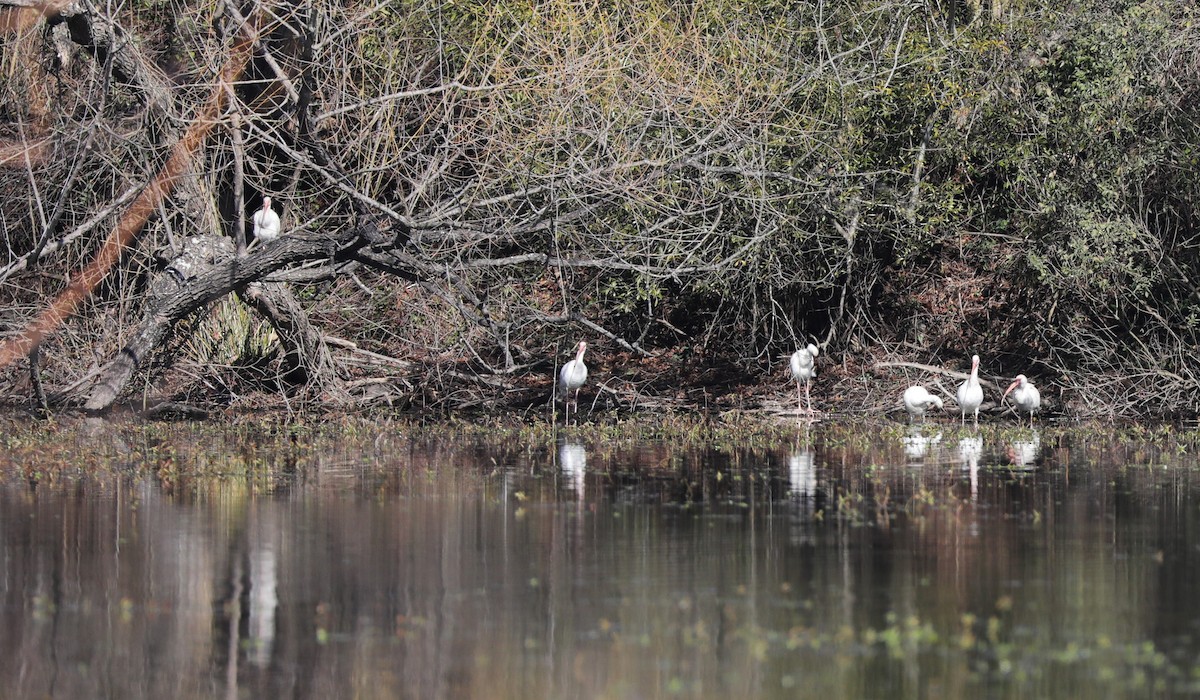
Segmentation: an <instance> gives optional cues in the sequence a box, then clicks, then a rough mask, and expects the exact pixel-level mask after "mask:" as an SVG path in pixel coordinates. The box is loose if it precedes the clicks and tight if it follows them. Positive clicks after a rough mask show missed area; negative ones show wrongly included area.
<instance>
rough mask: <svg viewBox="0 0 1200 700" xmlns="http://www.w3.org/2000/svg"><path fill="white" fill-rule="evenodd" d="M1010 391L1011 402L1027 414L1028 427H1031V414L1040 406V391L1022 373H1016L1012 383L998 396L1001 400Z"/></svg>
mask: <svg viewBox="0 0 1200 700" xmlns="http://www.w3.org/2000/svg"><path fill="white" fill-rule="evenodd" d="M1010 391H1011V392H1012V397H1013V404H1014V405H1016V407H1017V410H1018V411H1024V412H1026V413H1028V414H1029V427H1030V428H1032V427H1033V414H1034V413H1037V410H1038V409H1039V408H1041V406H1042V393H1041V392H1040V391H1038V389H1037V387H1036V386H1034V385H1033V382H1031V381H1029V379H1027V378H1026V377H1025V375H1023V374H1018V375H1017V378H1016V379H1014V380H1013V383H1012V384H1009V385H1008V388H1007V389H1005V390H1004V396H1001V397H1000V401H1001V402H1003V401H1004V399H1005V398H1006V397H1007V396H1008V393H1009V392H1010Z"/></svg>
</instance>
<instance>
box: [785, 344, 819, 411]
mask: <svg viewBox="0 0 1200 700" xmlns="http://www.w3.org/2000/svg"><path fill="white" fill-rule="evenodd" d="M817 353H818V351H817V346H816V345H813V344H812V343H809V344H808V347H805V348H800V349H799V350H797V351H796V352H794V353H792V361H791V366H792V379H794V380H796V410H797V411H800V410H802V407H801V405H800V398H801V395H800V387H801V386H803V387H804V396H803V398H804V402H805V403H806V404H807V406H808V415H809V416H812V412H813V410H812V397H810V396H809V393H808V388H809V385H810V384H811V383H812V378H813V377H815V376H817V367H816V359H817Z"/></svg>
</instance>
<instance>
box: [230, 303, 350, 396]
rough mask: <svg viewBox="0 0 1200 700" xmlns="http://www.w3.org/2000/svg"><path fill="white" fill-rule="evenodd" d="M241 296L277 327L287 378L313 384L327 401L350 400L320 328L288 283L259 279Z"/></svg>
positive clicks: (290, 381)
mask: <svg viewBox="0 0 1200 700" xmlns="http://www.w3.org/2000/svg"><path fill="white" fill-rule="evenodd" d="M239 296H240V297H241V298H242V299H243V300H244V301H245V302H246V303H247V304H249V305H250V306H252V307H254V309H255V310H256V311H258V313H260V314H262V315H263V316H264V317H265V318H266V319H267V320H268V321H269V322H270V323H271V326H272V327H273V328H274V329H275V335H276V336H277V337H278V338H279V343H280V345H282V346H283V351H284V355H283V362H284V368H285V373H284V375H283V379H284V381H286V382H287V383H289V384H292V385H302V384H303V385H309V386H311V387H314V388H315V389H316V391H317V393H319V394H320V395H321V397H322V398H323V400H324V401H325V402H327V403H331V404H334V405H343V404H346V403H348V402H349V400H350V395H349V393H348V392H347V391H346V388H345V386H344V385H343V384H342V381H341V377H340V376H339V375H338V371H337V365H336V364H335V363H334V361H333V356H332V355H331V354H330V352H329V348H328V347H327V346H326V345H325V342H324V340H323V339H322V337H321V333H320V331H318V330H317V329H316V328H315V327H314V326H313V325H312V323H311V322H309V319H308V314H307V313H305V311H304V308H303V307H302V306H301V305H300V301H299V300H298V299H296V296H295V295H294V294H292V292H291V290H290V289H289V288H288V287H287V285H285V284H283V283H280V282H262V283H257V282H256V283H253V284H250V285H247V286H246V288H245V289H244V290H242V291H241V292H240V293H239Z"/></svg>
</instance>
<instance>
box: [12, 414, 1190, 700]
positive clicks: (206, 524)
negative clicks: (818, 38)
mask: <svg viewBox="0 0 1200 700" xmlns="http://www.w3.org/2000/svg"><path fill="white" fill-rule="evenodd" d="M677 427H678V428H680V430H678V431H677V432H676V431H675V430H674V429H675V428H677ZM936 432H940V433H942V439H941V441H940V445H941V447H940V449H936V450H927V451H926V452H925V454H924V455H923V456H922V457H921V458H920V459H916V460H915V459H913V458H912V457H911V456H910V455H908V454H906V452H905V444H904V441H903V439H902V438H904V437H906V436H908V433H907V428H906V427H905V426H901V425H893V424H868V425H849V424H831V425H819V426H816V427H814V428H813V429H812V430H811V431H810V432H808V433H805V432H804V431H803V430H798V429H797V428H795V426H791V425H789V426H786V427H780V426H776V425H766V426H754V425H752V424H741V423H736V422H731V423H728V424H724V423H721V422H693V424H691V425H685V424H684V422H683V421H682V420H680V421H679V422H678V423H676V422H671V423H667V424H608V425H597V426H588V427H585V428H582V429H578V430H575V429H573V430H571V431H570V432H569V435H570V442H569V443H568V442H567V441H566V440H564V441H562V442H561V443H560V442H557V441H556V439H557V438H558V437H562V431H559V432H558V434H557V435H556V433H555V430H554V429H553V428H551V427H549V426H547V425H520V424H501V423H489V424H480V425H475V424H467V423H450V424H444V425H420V424H410V423H404V422H378V423H376V422H367V421H360V420H357V419H353V418H345V419H333V420H314V419H309V418H305V417H299V418H296V419H294V420H292V421H287V422H244V423H235V424H231V425H220V426H218V425H190V424H186V425H185V424H179V425H175V424H134V423H129V424H122V423H119V422H116V423H101V424H94V423H88V422H65V421H64V422H63V423H60V424H41V423H36V424H35V423H17V422H11V423H10V424H8V425H6V426H5V430H4V432H3V435H4V438H3V442H2V449H0V477H2V478H0V482H3V486H4V489H3V490H2V491H0V495H2V496H3V497H4V498H5V499H6V500H5V502H4V512H5V513H7V514H8V515H9V517H13V518H14V520H13V521H12V524H11V525H9V526H6V528H5V531H6V535H5V537H4V538H3V539H0V542H2V543H4V544H5V546H6V547H8V548H10V549H8V550H6V552H8V551H11V550H12V549H13V548H14V547H15V545H14V542H17V541H19V540H20V539H21V537H22V536H23V535H22V534H21V533H28V534H29V535H30V536H31V537H32V538H33V539H37V538H41V540H42V544H43V545H44V549H37V550H20V549H19V548H18V549H17V551H16V553H15V554H10V555H8V556H9V558H8V559H6V561H7V562H8V564H7V566H8V567H9V570H10V571H12V572H16V573H13V577H14V578H13V580H14V581H15V582H16V584H14V585H13V586H10V587H9V588H8V589H7V590H8V593H7V594H6V595H8V596H10V598H9V599H7V600H6V601H5V602H6V605H5V606H4V608H3V609H6V610H9V611H10V613H9V614H10V615H11V616H15V617H17V618H18V622H17V623H15V624H22V625H30V626H33V625H47V626H52V625H55V624H58V625H59V626H62V627H64V628H67V626H69V628H70V629H73V630H78V635H80V636H81V638H83V639H87V640H90V641H89V646H90V647H96V648H97V649H98V651H93V652H90V653H92V654H95V655H96V656H94V657H90V662H89V664H83V665H81V667H82V666H90V667H91V668H107V669H109V670H110V671H116V675H117V676H121V675H126V674H127V675H128V677H129V678H131V679H140V678H142V676H140V675H139V674H141V673H145V670H144V669H142V670H138V668H135V667H134V666H136V665H137V664H138V663H140V661H139V660H140V659H141V658H142V655H143V654H145V655H147V658H150V657H153V658H155V659H159V658H161V657H160V656H159V655H160V654H169V655H170V656H171V658H173V659H174V661H173V662H169V663H168V662H163V667H164V668H169V669H171V674H172V676H173V678H172V679H171V680H172V682H175V681H176V678H175V677H176V676H177V677H178V678H180V679H184V680H180V681H178V682H179V683H180V684H182V687H185V688H193V689H200V690H197V691H196V694H197V695H202V694H203V692H202V691H203V689H207V690H209V691H211V690H212V687H213V686H212V680H211V679H210V678H209V676H208V674H209V673H214V674H215V675H216V676H217V677H219V678H220V679H222V680H221V682H222V683H223V682H224V679H225V678H226V677H227V676H226V675H225V671H226V668H225V664H226V662H227V661H228V659H227V658H226V654H228V653H230V652H229V651H226V650H228V649H232V650H233V651H232V653H233V654H234V656H235V659H236V658H237V657H238V656H239V655H240V659H241V663H242V665H241V666H240V667H239V674H241V675H242V677H243V679H244V680H243V682H246V683H251V682H252V681H251V680H248V679H256V678H257V679H258V682H260V683H262V684H263V685H262V686H260V687H266V683H267V681H266V680H263V678H265V677H266V674H270V673H279V672H281V670H283V669H290V668H305V669H311V670H310V671H309V672H308V673H310V674H311V676H312V679H313V680H315V681H316V682H319V683H323V684H325V686H324V687H342V688H347V687H362V684H363V683H367V680H366V679H370V681H369V685H370V687H371V692H369V693H363V694H364V695H371V694H374V695H376V696H381V697H386V696H391V697H395V696H400V695H405V694H408V695H417V694H419V695H420V696H426V697H427V696H434V695H438V694H441V695H446V696H448V695H455V696H461V697H489V698H491V697H497V698H503V697H561V696H563V695H565V694H568V689H577V690H579V691H580V693H581V694H583V695H587V696H589V697H604V696H609V697H629V696H660V695H671V694H675V693H679V694H685V695H690V696H693V697H729V696H731V695H732V696H736V695H745V696H748V697H792V696H794V695H795V694H796V693H798V692H801V691H805V692H807V693H809V694H814V695H815V694H817V693H820V694H821V695H823V696H829V697H863V696H870V695H880V694H883V692H882V691H881V689H884V690H886V691H887V692H889V693H892V694H896V695H899V696H906V695H918V696H928V695H941V696H944V697H962V696H966V695H970V694H978V692H979V690H980V689H981V688H984V687H986V688H989V689H993V690H995V691H996V692H995V693H994V694H999V695H1001V696H1012V697H1018V696H1020V697H1032V696H1037V697H1048V696H1063V697H1078V696H1081V695H1099V694H1104V693H1109V694H1111V693H1112V692H1113V691H1114V689H1116V692H1121V691H1122V690H1127V691H1131V692H1136V691H1139V690H1144V689H1154V688H1166V689H1168V690H1170V691H1182V690H1188V689H1190V688H1191V685H1190V684H1191V683H1193V682H1194V681H1193V680H1192V679H1193V678H1195V677H1197V676H1196V671H1197V670H1198V669H1195V668H1193V667H1194V666H1195V659H1196V658H1198V657H1197V654H1196V653H1195V649H1194V648H1193V644H1192V643H1190V642H1188V641H1186V638H1187V635H1188V634H1189V633H1190V632H1189V629H1190V625H1191V624H1192V623H1191V621H1192V619H1193V617H1194V615H1193V613H1192V612H1191V608H1190V607H1185V605H1189V603H1187V600H1188V598H1189V597H1191V591H1190V590H1188V588H1189V586H1190V582H1191V581H1194V577H1193V576H1190V575H1189V574H1191V573H1192V572H1193V570H1194V568H1195V567H1194V566H1193V565H1192V563H1191V560H1192V559H1194V558H1195V556H1194V555H1193V554H1192V553H1191V552H1192V548H1191V547H1190V545H1189V544H1188V542H1189V541H1190V540H1189V538H1194V531H1195V528H1196V527H1197V524H1196V523H1194V522H1193V521H1194V520H1195V516H1194V515H1193V511H1194V510H1195V509H1194V508H1191V507H1189V506H1187V505H1186V504H1187V503H1189V502H1192V499H1193V497H1194V496H1195V495H1196V491H1197V490H1198V489H1200V484H1198V483H1196V482H1197V480H1198V479H1200V476H1193V475H1196V474H1197V463H1196V462H1195V461H1194V459H1193V458H1192V455H1194V454H1196V452H1197V450H1196V448H1197V446H1200V433H1197V432H1196V431H1191V430H1179V429H1175V428H1170V427H1154V428H1146V427H1136V426H1135V427H1126V428H1111V427H1103V426H1084V427H1076V428H1066V427H1050V428H1041V429H1039V432H1038V435H1039V436H1040V437H1039V443H1040V454H1039V455H1038V458H1037V460H1036V461H1035V462H1034V463H1033V464H1032V466H1031V467H1029V468H1024V469H1016V468H1014V465H1013V464H1012V463H1011V461H1010V460H1009V458H1008V456H1007V454H1006V451H1005V450H1006V446H1007V445H1010V444H1011V443H1012V442H1014V441H1016V440H1021V439H1027V438H1028V435H1029V431H1028V429H1017V428H1013V427H1008V426H1007V425H1005V426H1003V427H1000V426H996V425H987V426H984V427H983V428H981V429H980V430H979V431H978V432H976V431H973V430H970V429H965V430H963V429H960V428H958V427H957V426H949V427H945V428H943V429H941V430H938V431H936ZM964 441H965V442H967V443H968V448H969V449H967V450H966V453H965V454H966V456H965V457H964V456H963V455H964V453H963V451H962V450H961V449H960V445H962V444H963V443H964ZM976 441H978V443H977V442H976ZM566 444H570V445H571V447H572V449H571V451H570V453H571V454H570V457H571V459H572V460H577V459H578V458H580V457H586V461H585V462H583V461H580V462H577V464H580V465H583V466H581V467H580V468H582V469H583V470H584V476H585V478H586V489H578V488H577V487H574V486H573V484H574V483H577V482H574V481H573V479H575V478H577V475H576V474H575V473H574V472H570V470H568V472H569V473H567V474H564V473H563V470H562V466H563V465H562V464H559V463H556V461H555V460H560V461H562V459H563V457H562V455H563V452H562V451H561V450H560V449H559V448H560V446H561V445H566ZM977 444H978V445H980V446H979V447H977V446H976V445H977ZM574 464H576V463H573V465H574ZM972 464H973V465H974V469H975V476H976V480H975V481H974V482H972V480H971V473H972V472H971V468H972ZM1027 466H1028V465H1027ZM572 468H574V466H572ZM30 481H33V482H36V484H37V485H36V488H35V487H32V486H30V485H29V482H30ZM105 492H107V493H109V494H113V493H115V494H117V495H116V496H115V497H114V498H112V499H108V500H106V498H105V497H104V496H103V494H104V493H105ZM56 499H57V500H56ZM59 509H61V512H60V510H59ZM64 512H65V513H69V514H70V516H69V517H61V514H62V513H64ZM35 524H38V525H41V526H45V527H48V528H49V529H48V530H46V531H42V530H37V529H34V528H35ZM24 552H31V553H30V554H28V555H27V556H26V555H24V554H22V553H24ZM47 552H67V553H69V556H67V557H66V558H65V559H67V560H69V561H66V562H65V563H64V561H63V559H62V558H60V557H58V556H51V555H48V554H45V553H47ZM268 564H269V565H270V567H273V568H267V569H266V571H269V572H270V574H269V575H268V574H267V573H264V568H263V567H265V566H267V565H268ZM64 567H66V568H64ZM21 572H27V573H21ZM55 580H64V581H66V582H67V583H66V585H65V586H60V587H58V588H57V589H55V588H39V587H38V586H37V581H55ZM26 581H29V582H31V583H30V584H29V586H28V587H27V588H26V587H22V585H21V584H24V583H25V582H26ZM264 581H266V582H268V583H267V584H264ZM264 589H265V590H267V591H268V592H269V593H270V594H271V595H268V596H266V597H261V596H260V597H256V595H257V594H258V593H260V592H262V591H263V590H264ZM13 596H15V597H16V599H15V600H14V599H13V598H12V597H13ZM264 600H266V601H268V603H267V604H264V603H263V602H262V601H264ZM271 601H274V603H271ZM1176 602H1178V603H1179V607H1173V606H1175V604H1176ZM264 605H267V608H266V610H267V612H264ZM1163 610H1166V611H1167V612H1165V613H1164V612H1163ZM24 611H28V614H27V617H26V613H25V612H24ZM1184 611H1187V612H1184ZM114 630H116V632H114ZM163 630H170V633H169V634H163ZM21 638H25V639H41V640H47V639H54V637H52V636H41V637H39V636H37V635H15V636H11V637H9V638H8V639H9V640H17V639H21ZM58 639H59V641H58V642H57V643H59V644H61V643H64V642H63V641H62V638H61V637H59V638H58ZM231 640H232V641H233V642H234V643H233V644H232V645H231V644H229V642H230V641H231ZM1180 640H1182V641H1180ZM95 641H102V642H110V644H109V645H107V647H108V648H111V649H112V652H111V656H105V654H106V653H107V652H105V651H104V649H105V648H106V645H104V644H94V643H91V642H95ZM1176 642H1178V643H1176ZM10 643H15V642H12V641H10ZM26 643H27V644H28V646H26V647H22V648H21V649H17V650H15V651H14V650H12V649H9V648H8V647H4V648H5V649H8V650H9V651H11V652H12V654H13V656H11V658H17V659H24V660H26V661H29V662H30V663H32V662H33V661H34V660H35V659H37V658H51V655H50V654H47V653H45V652H46V651H47V649H46V648H45V647H44V646H39V643H34V642H26ZM160 648H165V649H166V651H161V650H160ZM56 650H59V651H62V650H61V649H58V648H57V647H56ZM239 650H240V651H239ZM118 656H120V657H121V658H124V659H127V660H128V659H132V661H126V662H122V661H119V660H118V659H117V657H118ZM210 659H212V661H211V663H212V664H213V665H215V666H220V667H221V668H220V669H219V670H214V669H212V668H209V663H210V662H209V661H208V660H210ZM197 660H199V661H197ZM125 663H128V664H132V665H122V664H125ZM76 672H77V673H84V674H85V675H86V673H85V672H84V671H76ZM256 674H263V676H261V677H260V676H258V675H256ZM235 675H236V674H235ZM162 682H165V681H162ZM162 682H160V684H159V685H155V684H154V683H152V682H147V683H146V685H145V686H144V687H145V688H148V689H150V690H163V689H164V688H165V687H166V686H164V685H162V684H161V683H162ZM172 687H174V686H172ZM413 688H417V689H419V691H421V692H419V693H416V692H407V691H412V689H413ZM243 690H244V691H245V690H246V687H243ZM450 690H453V691H454V692H453V693H451V692H450ZM209 694H210V695H211V692H210V693H209ZM185 695H186V694H185Z"/></svg>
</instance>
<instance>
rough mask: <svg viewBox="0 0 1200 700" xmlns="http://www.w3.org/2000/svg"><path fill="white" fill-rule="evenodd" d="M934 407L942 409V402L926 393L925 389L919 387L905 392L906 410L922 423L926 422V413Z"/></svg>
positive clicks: (911, 387) (912, 387)
mask: <svg viewBox="0 0 1200 700" xmlns="http://www.w3.org/2000/svg"><path fill="white" fill-rule="evenodd" d="M933 406H937V407H938V408H941V407H942V400H941V398H939V397H937V396H934V395H933V394H931V393H929V392H928V391H926V390H925V387H923V386H920V385H917V386H910V387H908V388H907V389H905V390H904V410H906V411H908V415H910V416H912V417H913V418H920V419H921V422H922V423H924V422H925V411H928V410H929V409H930V408H932V407H933Z"/></svg>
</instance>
